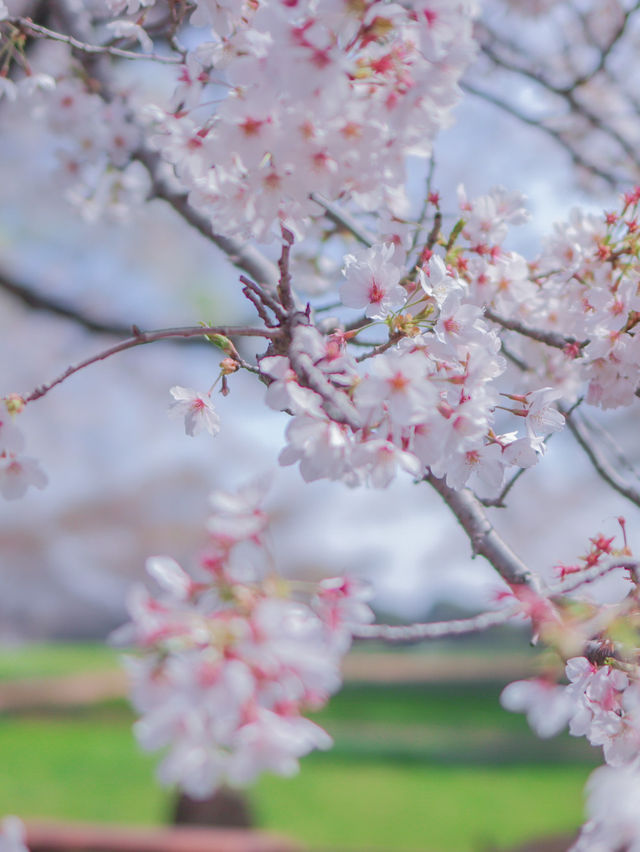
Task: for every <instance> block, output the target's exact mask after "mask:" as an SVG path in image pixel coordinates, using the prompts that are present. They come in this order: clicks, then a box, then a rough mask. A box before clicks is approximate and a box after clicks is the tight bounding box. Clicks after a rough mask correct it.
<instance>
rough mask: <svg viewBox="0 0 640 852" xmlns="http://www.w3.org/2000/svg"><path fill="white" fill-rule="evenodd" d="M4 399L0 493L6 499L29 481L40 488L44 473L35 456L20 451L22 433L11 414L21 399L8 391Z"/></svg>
mask: <svg viewBox="0 0 640 852" xmlns="http://www.w3.org/2000/svg"><path fill="white" fill-rule="evenodd" d="M4 403H5V404H4V406H3V407H4V412H2V411H0V494H2V496H3V497H5V498H6V499H7V500H16V499H18V498H19V497H23V496H24V494H25V493H26V491H27V488H29V486H30V485H33V486H35V487H36V488H44V487H45V485H46V484H47V477H46V475H45V474H44V472H43V471H42V469H41V468H40V465H39V464H38V462H37V461H36V459H34V458H31V457H30V456H24V455H22V451H23V449H24V435H23V434H22V432H21V430H20V429H19V428H18V427H17V426H16V425H15V423H14V422H13V417H15V416H16V415H17V414H19V413H20V411H22V409H23V408H24V400H23V399H22V398H21V397H19V396H18V395H17V394H10V395H9V396H8V397H6V398H5V399H4Z"/></svg>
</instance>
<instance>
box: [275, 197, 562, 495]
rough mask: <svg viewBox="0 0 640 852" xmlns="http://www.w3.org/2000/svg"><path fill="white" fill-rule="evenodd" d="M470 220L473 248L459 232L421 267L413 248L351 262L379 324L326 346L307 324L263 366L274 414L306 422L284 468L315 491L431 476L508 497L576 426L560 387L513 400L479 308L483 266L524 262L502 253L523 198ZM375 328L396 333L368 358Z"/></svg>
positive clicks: (329, 337)
mask: <svg viewBox="0 0 640 852" xmlns="http://www.w3.org/2000/svg"><path fill="white" fill-rule="evenodd" d="M463 209H464V210H465V211H466V213H465V215H466V219H465V220H464V221H461V223H460V224H459V225H458V226H456V228H455V229H454V232H457V235H458V236H459V235H460V230H461V229H462V235H463V236H462V237H461V239H465V240H467V241H469V242H471V243H472V246H473V247H471V246H469V245H462V246H458V245H457V244H456V242H455V237H456V233H454V234H453V236H452V238H451V239H449V240H444V238H442V245H435V246H433V247H432V248H425V249H424V250H423V251H422V252H421V254H420V257H419V259H418V263H417V265H415V266H414V267H413V269H411V260H410V256H411V250H410V248H405V247H404V246H403V245H402V244H401V242H400V241H398V242H395V243H394V242H386V243H376V244H374V245H373V246H372V247H371V248H366V249H362V250H360V251H357V252H355V253H352V254H350V255H347V257H346V259H345V265H344V269H343V274H344V283H343V284H342V286H341V288H340V298H341V301H342V303H343V305H344V306H345V307H347V308H353V309H357V310H359V311H360V312H362V313H364V318H365V320H366V322H365V321H364V320H363V321H357V322H356V323H355V326H354V327H352V328H351V330H349V326H347V327H346V328H347V330H345V327H344V326H342V327H338V329H337V330H335V331H334V332H332V333H330V334H324V335H323V334H322V333H321V332H320V331H319V330H318V329H317V328H316V327H314V326H311V325H304V324H299V325H298V326H297V327H296V328H295V330H294V332H293V336H292V343H291V347H290V352H289V356H288V357H287V356H282V355H275V356H271V355H269V356H268V357H265V358H262V360H261V361H260V369H261V371H262V372H263V374H266V376H267V377H268V378H269V380H270V381H271V384H270V387H269V390H268V391H267V397H266V401H267V404H268V405H269V406H270V407H272V408H275V409H280V410H286V411H288V412H289V413H290V414H293V415H294V416H293V418H292V420H291V422H290V423H289V424H288V426H287V430H286V431H287V442H288V443H287V446H286V447H285V449H284V450H283V452H282V454H281V457H280V460H281V462H282V463H283V464H292V463H294V462H298V461H299V462H300V469H301V472H302V475H303V477H304V478H305V479H306V480H313V479H318V478H321V477H327V478H329V479H341V480H343V481H345V482H346V483H348V484H349V485H357V484H360V483H363V482H368V483H369V484H371V485H373V486H376V487H384V486H386V485H388V483H389V482H390V481H391V479H392V478H393V477H394V476H395V474H396V471H397V470H398V468H403V469H405V470H407V471H408V472H410V473H411V475H412V476H414V477H418V478H419V477H421V476H423V475H424V474H425V472H427V471H429V470H430V471H431V472H432V473H433V474H434V475H436V476H439V477H446V479H447V483H448V484H449V485H450V486H451V487H454V488H461V487H462V486H464V485H466V484H469V485H471V486H474V487H479V488H480V490H481V491H483V492H484V493H485V494H492V495H495V494H496V493H497V492H498V490H499V489H500V486H501V484H502V482H503V478H504V472H505V470H506V469H507V468H508V467H510V466H516V467H529V466H531V465H532V464H534V463H535V462H536V460H537V458H538V456H539V455H540V454H541V453H542V452H543V451H544V438H545V437H546V436H547V435H548V434H550V433H551V432H554V431H556V430H558V429H560V428H561V427H562V425H563V423H564V418H563V417H562V415H560V414H559V413H558V411H557V410H556V409H555V408H554V407H553V403H554V401H555V400H557V399H558V398H559V397H560V396H561V391H560V390H556V389H554V388H551V387H542V388H541V387H539V386H538V387H536V388H532V389H531V390H529V391H527V392H526V393H524V394H514V393H513V379H512V378H511V377H508V376H505V371H506V361H505V359H504V357H503V356H502V354H501V352H500V349H501V340H500V336H499V334H498V331H499V330H500V329H499V327H497V326H495V325H493V324H491V323H489V322H488V321H487V319H486V318H485V317H484V316H483V308H484V306H485V304H486V303H483V302H481V301H480V300H479V299H478V298H477V276H476V278H474V277H473V273H472V272H471V271H470V269H473V268H474V266H475V268H476V269H477V266H478V262H479V263H481V264H482V266H483V269H485V270H487V269H488V267H489V263H490V262H493V263H494V264H495V265H496V266H498V265H501V267H502V269H503V270H504V268H505V266H506V265H507V263H508V262H509V261H510V260H511V259H512V258H513V257H514V256H513V255H512V254H510V253H507V252H501V248H500V243H501V241H502V240H503V239H504V238H505V236H506V233H507V228H508V225H509V224H517V223H519V222H521V221H523V220H524V219H525V218H526V213H525V211H524V208H523V199H522V197H521V196H519V195H517V194H514V195H508V194H506V193H505V192H504V191H503V190H500V189H496V190H494V191H493V192H492V193H491V195H489V196H485V197H482V198H480V199H476V200H475V201H474V202H473V203H472V202H467V201H466V200H465V202H464V205H463ZM486 223H488V224H486ZM462 226H464V227H462ZM489 229H490V230H489ZM485 255H491V257H492V261H489V260H487V259H486V258H485ZM520 260H521V262H522V266H523V267H524V274H525V275H528V268H527V265H526V263H524V260H522V259H520ZM476 261H477V262H476ZM514 263H515V261H514ZM407 269H409V270H410V271H409V272H407ZM503 274H504V273H503ZM497 275H498V273H492V276H493V279H496V278H497ZM485 277H487V276H485ZM512 304H516V302H515V299H514V301H513V302H512ZM363 326H365V327H366V329H368V328H370V327H371V326H378V327H379V328H382V329H385V331H386V332H387V336H388V340H387V341H386V342H384V343H383V344H382V345H379V346H377V347H375V346H373V345H372V346H371V349H370V351H369V352H367V353H366V355H364V356H360V357H359V358H356V357H354V355H353V354H352V351H350V347H349V344H350V342H352V341H353V339H354V338H355V337H356V335H360V334H362V328H363ZM305 364H306V365H307V367H305ZM309 368H310V369H311V373H313V374H314V375H311V373H310V371H309ZM314 376H315V379H314ZM323 387H324V388H325V389H328V390H327V392H326V393H323ZM501 395H502V396H501ZM327 396H328V397H330V399H329V403H330V404H331V405H330V406H328V405H327ZM336 397H339V402H340V404H339V407H337V406H336ZM507 397H508V399H507ZM501 399H502V401H503V402H505V403H507V402H508V403H509V404H510V405H512V407H507V406H506V405H501V404H500V403H501ZM514 403H515V406H513V404H514ZM331 406H332V407H331ZM338 409H339V410H338ZM497 409H504V410H506V411H507V412H508V413H510V414H512V415H513V416H514V419H513V420H512V423H511V425H512V426H516V428H515V429H514V428H512V430H511V431H508V432H502V433H500V434H498V433H496V431H495V429H494V426H495V422H496V411H497ZM340 412H342V414H341V413H340ZM520 424H522V425H524V426H525V430H524V432H525V433H524V434H521V433H519V431H518V429H517V426H519V425H520Z"/></svg>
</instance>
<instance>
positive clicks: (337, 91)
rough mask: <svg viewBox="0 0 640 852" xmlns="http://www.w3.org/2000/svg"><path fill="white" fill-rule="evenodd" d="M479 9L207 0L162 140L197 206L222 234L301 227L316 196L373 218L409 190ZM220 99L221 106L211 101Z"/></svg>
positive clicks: (468, 47) (160, 114) (445, 107)
mask: <svg viewBox="0 0 640 852" xmlns="http://www.w3.org/2000/svg"><path fill="white" fill-rule="evenodd" d="M474 11H475V3H474V2H472V0H456V2H448V3H443V2H437V3H433V2H426V0H411V2H409V3H405V4H399V3H388V2H383V0H365V2H362V3H346V2H335V0H302V2H296V3H290V2H282V0H263V2H260V3H259V4H251V3H233V4H222V5H219V4H218V3H199V4H198V8H197V10H196V13H195V14H194V16H193V17H192V19H191V21H192V23H196V24H197V25H199V26H206V27H208V28H209V33H210V35H209V40H208V41H203V42H201V43H200V44H199V45H198V47H197V48H196V49H195V50H194V51H192V52H191V53H190V54H189V56H188V58H187V62H186V65H185V66H184V68H183V70H182V76H181V83H180V85H179V86H178V88H177V90H176V92H175V93H174V96H173V100H172V104H171V111H170V112H167V111H166V110H161V109H159V108H158V109H156V110H154V112H153V115H154V118H155V127H156V129H157V133H156V135H155V136H154V137H152V138H153V141H154V143H155V145H156V146H157V148H158V149H159V151H160V152H161V154H162V156H163V157H164V158H165V159H166V160H168V161H169V162H170V163H171V164H172V165H173V166H174V168H175V171H176V174H177V176H178V178H179V180H180V183H181V185H182V186H183V187H185V188H186V189H188V190H189V193H190V194H189V200H190V202H191V204H192V205H193V207H195V208H196V209H197V210H199V211H201V212H203V213H204V214H205V215H207V216H208V217H209V218H210V219H211V221H212V223H213V226H214V227H215V228H217V229H219V230H222V231H224V233H235V232H238V233H241V234H243V235H251V236H254V237H256V238H258V239H260V240H264V239H267V238H269V236H270V235H272V234H273V226H274V224H275V225H276V226H279V224H280V223H284V224H286V225H287V227H289V228H291V229H292V230H294V231H296V232H298V233H299V232H300V230H301V229H302V228H303V226H304V223H305V220H306V219H308V217H309V216H310V215H311V214H313V213H314V212H317V210H318V208H317V206H316V204H315V203H314V202H313V200H312V195H315V196H318V195H319V196H322V197H325V198H328V199H335V198H337V197H339V196H340V197H344V196H345V195H351V196H353V197H355V198H356V199H357V201H358V202H359V203H360V204H361V205H362V206H363V207H364V208H366V209H378V208H380V207H393V206H394V205H397V204H398V200H399V197H400V196H402V195H403V193H404V183H405V158H406V155H407V154H408V153H413V154H419V155H428V154H429V153H430V150H431V143H432V141H433V138H434V136H435V134H436V133H437V131H438V130H439V129H440V128H441V127H443V126H444V125H445V124H446V123H447V122H448V117H449V112H450V110H451V108H452V107H453V106H454V105H455V103H456V102H457V100H458V94H459V90H458V85H457V84H458V80H459V79H460V77H461V75H462V73H463V71H464V70H465V68H466V66H467V65H468V64H469V62H470V60H471V59H472V58H473V55H474V43H473V40H472V38H471V22H472V15H473V13H474ZM212 102H214V103H215V105H216V106H215V110H213V109H212V107H211V104H212Z"/></svg>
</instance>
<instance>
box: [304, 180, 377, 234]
mask: <svg viewBox="0 0 640 852" xmlns="http://www.w3.org/2000/svg"><path fill="white" fill-rule="evenodd" d="M311 199H312V201H315V202H316V204H319V205H320V207H322V208H324V212H325V216H326V217H327V219H329V221H330V222H333V223H334V224H335V225H338V226H339V227H341V228H344V230H345V231H349V233H350V234H352V235H353V236H354V237H355V238H356V240H358V242H360V243H362V245H363V246H367V247H368V248H371V246H372V245H373V244H374V242H375V239H374V237H373V236H372V235H371V234H369V232H368V231H367V230H365V229H364V228H362V227H361V226H360V225H359V224H358V222H356V220H355V219H354V218H353V216H351V215H350V214H349V213H347V212H346V211H344V210H341V209H340V208H339V207H337V206H336V205H335V204H332V203H331V202H330V201H327V199H326V198H324V197H323V196H322V195H320V194H319V193H317V192H312V193H311Z"/></svg>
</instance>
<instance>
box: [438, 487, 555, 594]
mask: <svg viewBox="0 0 640 852" xmlns="http://www.w3.org/2000/svg"><path fill="white" fill-rule="evenodd" d="M425 480H426V481H427V482H428V483H429V484H430V485H431V486H432V487H433V488H434V489H435V490H436V491H437V492H438V494H440V496H441V497H442V499H443V500H444V501H445V503H446V504H447V506H448V507H449V508H450V509H451V511H452V512H453V514H454V515H455V516H456V518H457V519H458V523H459V524H460V526H461V527H462V528H463V529H464V531H465V532H466V534H467V536H468V537H469V541H470V542H471V547H472V549H473V554H474V556H475V555H476V554H480V555H481V556H484V558H485V559H486V560H487V561H488V562H489V563H490V564H491V565H492V566H493V567H494V568H495V570H496V571H497V572H498V574H500V576H501V577H502V578H503V579H504V580H506V582H507V583H509V584H510V585H527V586H530V587H531V588H532V589H533V590H534V591H536V592H542V587H541V584H540V581H539V580H538V578H537V577H536V576H535V574H533V573H532V572H531V571H530V570H529V568H527V566H526V565H525V564H524V562H522V560H521V559H520V558H519V557H518V556H516V554H515V553H514V552H513V551H512V550H511V548H510V547H509V545H508V544H507V543H506V542H505V541H503V539H502V538H501V537H500V536H499V535H498V533H497V532H496V531H495V529H494V528H493V526H492V525H491V523H490V521H489V518H488V517H487V513H486V512H485V510H484V509H483V507H482V504H481V503H480V501H479V500H478V498H477V497H476V496H475V495H474V494H473V492H472V491H470V490H469V489H468V488H463V489H462V490H460V491H454V489H453V488H450V487H449V486H448V485H447V483H446V482H445V480H444V479H439V478H438V477H436V476H434V475H433V474H432V473H428V474H427V475H426V476H425Z"/></svg>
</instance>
